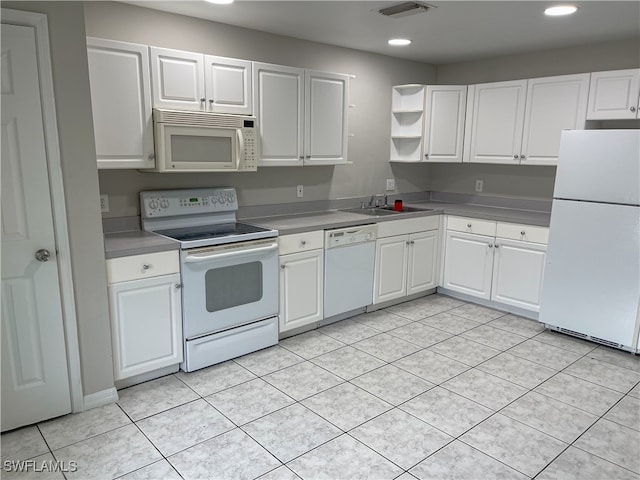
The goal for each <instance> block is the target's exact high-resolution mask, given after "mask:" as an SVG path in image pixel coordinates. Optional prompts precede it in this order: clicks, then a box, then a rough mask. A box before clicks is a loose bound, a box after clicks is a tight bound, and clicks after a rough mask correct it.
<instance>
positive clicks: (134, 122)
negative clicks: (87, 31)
mask: <svg viewBox="0 0 640 480" xmlns="http://www.w3.org/2000/svg"><path fill="white" fill-rule="evenodd" d="M87 56H88V61H89V82H90V84H91V108H92V110H93V129H94V134H95V140H96V159H97V161H98V168H153V167H154V166H155V160H154V154H153V153H154V150H153V122H152V118H151V80H150V78H149V47H147V46H146V45H137V44H133V43H124V42H116V41H113V40H102V39H99V38H87Z"/></svg>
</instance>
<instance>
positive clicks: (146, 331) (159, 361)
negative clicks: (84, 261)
mask: <svg viewBox="0 0 640 480" xmlns="http://www.w3.org/2000/svg"><path fill="white" fill-rule="evenodd" d="M166 253H167V252H163V253H162V254H151V255H141V256H136V257H144V258H143V259H141V260H142V262H141V269H140V275H139V278H135V279H131V280H128V281H116V282H113V283H111V282H112V280H114V279H116V278H117V277H118V265H120V264H122V262H121V261H122V260H123V259H114V260H107V264H108V265H109V263H110V262H112V265H111V267H110V268H108V269H107V272H108V274H109V275H110V277H109V286H108V291H109V309H110V315H111V333H112V343H113V362H114V376H115V379H116V380H123V379H126V378H130V377H133V376H137V375H142V374H145V373H149V372H153V371H154V370H159V369H162V368H165V367H170V366H172V365H177V364H179V363H180V362H181V361H182V359H183V357H182V299H181V292H180V288H181V285H180V274H179V273H178V253H177V252H171V254H173V255H175V261H174V260H173V259H171V260H170V264H171V265H175V270H176V272H175V273H170V274H165V275H159V276H149V275H153V274H152V273H148V272H150V271H151V272H153V270H154V267H157V271H161V270H166V269H167V268H169V267H168V266H167V264H166V260H167V256H166ZM136 257H125V258H126V259H131V261H130V262H127V263H128V265H129V267H128V268H130V265H135V263H136V261H137V258H136ZM161 264H162V265H161ZM145 266H146V268H145ZM169 269H171V268H169ZM111 272H113V273H114V274H111Z"/></svg>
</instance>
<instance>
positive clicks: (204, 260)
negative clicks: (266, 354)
mask: <svg viewBox="0 0 640 480" xmlns="http://www.w3.org/2000/svg"><path fill="white" fill-rule="evenodd" d="M140 210H141V215H142V228H143V229H144V230H146V231H149V232H154V233H156V234H158V235H163V236H165V237H168V238H171V239H173V240H176V241H178V242H180V274H181V277H182V322H183V335H184V361H183V363H182V364H181V365H180V368H181V369H182V370H184V371H186V372H191V371H193V370H198V369H200V368H204V367H207V366H209V365H213V364H216V363H220V362H223V361H225V360H229V359H231V358H235V357H238V356H240V355H244V354H246V353H250V352H253V351H256V350H259V349H262V348H265V347H268V346H271V345H275V344H276V343H278V284H279V282H278V243H277V240H276V237H277V236H278V231H277V230H271V229H268V228H263V227H259V226H255V225H249V224H246V223H240V222H237V221H236V212H237V210H238V201H237V196H236V192H235V189H233V188H199V189H184V190H158V191H146V192H141V193H140Z"/></svg>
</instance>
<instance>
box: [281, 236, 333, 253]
mask: <svg viewBox="0 0 640 480" xmlns="http://www.w3.org/2000/svg"><path fill="white" fill-rule="evenodd" d="M278 245H279V247H280V255H286V254H288V253H296V252H305V251H307V250H314V249H316V248H324V231H323V230H317V231H314V232H305V233H295V234H293V235H284V236H282V237H279V238H278Z"/></svg>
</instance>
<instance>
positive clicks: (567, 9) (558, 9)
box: [544, 5, 578, 17]
mask: <svg viewBox="0 0 640 480" xmlns="http://www.w3.org/2000/svg"><path fill="white" fill-rule="evenodd" d="M576 10H578V7H576V6H575V5H556V6H555V7H549V8H547V9H546V10H545V11H544V14H545V15H548V16H550V17H561V16H563V15H571V14H572V13H576Z"/></svg>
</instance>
